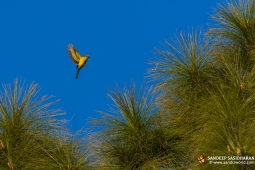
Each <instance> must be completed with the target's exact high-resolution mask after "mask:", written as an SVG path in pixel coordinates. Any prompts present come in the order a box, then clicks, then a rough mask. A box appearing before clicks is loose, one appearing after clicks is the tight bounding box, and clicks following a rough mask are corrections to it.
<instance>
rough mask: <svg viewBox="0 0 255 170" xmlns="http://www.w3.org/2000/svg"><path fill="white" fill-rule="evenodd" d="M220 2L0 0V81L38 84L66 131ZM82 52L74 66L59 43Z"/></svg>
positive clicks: (101, 107) (142, 72) (104, 104)
mask: <svg viewBox="0 0 255 170" xmlns="http://www.w3.org/2000/svg"><path fill="white" fill-rule="evenodd" d="M221 2H222V1H220V0H192V1H187V0H140V1H138V0H129V1H124V0H123V1H120V0H108V1H105V0H93V1H92V0H91V1H87V0H72V1H71V0H62V1H52V0H43V1H42V0H37V1H35V0H23V1H20V0H8V1H1V2H0V23H1V26H0V50H1V62H0V72H1V78H0V84H6V83H12V82H13V80H14V79H15V78H21V79H22V80H26V83H28V84H29V83H31V82H32V81H34V82H36V83H39V84H40V87H41V92H40V94H42V95H44V94H49V95H54V96H55V99H60V101H59V102H58V103H57V104H56V105H55V107H61V108H62V109H63V110H64V111H65V112H66V115H65V117H64V118H65V119H71V118H72V117H73V118H72V121H71V124H72V130H73V131H75V130H78V129H80V128H82V127H83V126H85V125H86V122H87V120H88V119H89V118H91V117H98V116H99V113H98V112H96V111H106V110H107V109H108V108H109V107H108V105H109V104H112V103H111V101H110V99H109V98H107V92H108V90H111V89H114V87H115V83H117V84H119V86H120V87H123V85H124V82H126V83H128V84H130V82H131V80H132V81H134V82H136V83H138V84H139V83H141V82H143V81H144V78H145V76H146V75H147V69H148V68H149V67H151V66H150V65H148V64H147V63H148V61H149V60H151V59H152V58H154V57H155V54H154V53H153V51H154V47H158V48H160V47H161V42H163V41H164V39H170V38H171V37H173V36H174V35H175V34H176V33H178V32H180V31H181V30H188V29H189V28H191V27H198V26H202V27H203V28H205V29H206V28H207V27H208V24H209V23H213V21H212V19H210V15H211V14H213V13H214V12H213V8H215V7H216V4H217V3H221ZM69 43H72V44H74V46H75V47H76V48H77V49H78V51H79V52H80V53H81V55H85V54H89V55H90V59H89V61H88V62H87V67H84V68H83V69H82V70H81V72H80V75H79V79H78V80H76V79H75V74H76V68H75V65H74V64H73V63H72V61H71V60H70V58H69V57H68V55H67V52H66V47H67V45H68V44H69Z"/></svg>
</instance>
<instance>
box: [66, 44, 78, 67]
mask: <svg viewBox="0 0 255 170" xmlns="http://www.w3.org/2000/svg"><path fill="white" fill-rule="evenodd" d="M67 52H68V55H69V57H70V58H71V60H72V61H73V62H74V63H75V64H78V63H79V61H80V58H81V55H80V53H79V52H78V51H77V50H76V49H75V47H74V46H73V44H69V45H68V46H67Z"/></svg>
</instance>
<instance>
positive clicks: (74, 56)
mask: <svg viewBox="0 0 255 170" xmlns="http://www.w3.org/2000/svg"><path fill="white" fill-rule="evenodd" d="M67 52H68V55H69V57H70V58H71V60H72V61H73V62H74V63H75V64H77V66H76V68H77V72H76V79H77V78H78V76H79V72H80V70H81V68H82V67H83V66H85V65H86V63H87V61H88V59H89V55H85V56H84V57H82V56H81V55H80V53H79V52H78V51H77V50H76V48H75V47H74V46H73V44H68V46H67Z"/></svg>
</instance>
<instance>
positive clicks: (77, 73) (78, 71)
mask: <svg viewBox="0 0 255 170" xmlns="http://www.w3.org/2000/svg"><path fill="white" fill-rule="evenodd" d="M80 70H81V69H78V70H77V72H76V79H78V76H79V73H80Z"/></svg>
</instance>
